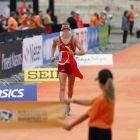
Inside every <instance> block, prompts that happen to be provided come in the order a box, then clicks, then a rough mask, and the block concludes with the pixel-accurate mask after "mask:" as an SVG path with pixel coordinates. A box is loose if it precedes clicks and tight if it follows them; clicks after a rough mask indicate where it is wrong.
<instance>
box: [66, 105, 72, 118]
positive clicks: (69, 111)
mask: <svg viewBox="0 0 140 140" xmlns="http://www.w3.org/2000/svg"><path fill="white" fill-rule="evenodd" d="M71 113H72V110H71V106H70V105H68V106H67V115H68V116H70V115H71Z"/></svg>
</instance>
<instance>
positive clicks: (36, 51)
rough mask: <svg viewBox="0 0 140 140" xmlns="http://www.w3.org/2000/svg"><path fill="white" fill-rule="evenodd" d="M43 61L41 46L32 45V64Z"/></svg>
mask: <svg viewBox="0 0 140 140" xmlns="http://www.w3.org/2000/svg"><path fill="white" fill-rule="evenodd" d="M39 60H41V46H37V45H36V44H35V45H34V44H32V45H30V62H31V63H32V62H35V61H39Z"/></svg>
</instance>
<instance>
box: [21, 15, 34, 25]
mask: <svg viewBox="0 0 140 140" xmlns="http://www.w3.org/2000/svg"><path fill="white" fill-rule="evenodd" d="M20 22H21V23H22V26H23V27H29V28H31V27H32V24H33V22H34V20H33V18H32V17H26V16H25V15H23V16H22V17H21V19H20Z"/></svg>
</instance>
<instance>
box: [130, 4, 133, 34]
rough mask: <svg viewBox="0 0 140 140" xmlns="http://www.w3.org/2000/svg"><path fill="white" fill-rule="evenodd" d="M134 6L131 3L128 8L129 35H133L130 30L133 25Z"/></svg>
mask: <svg viewBox="0 0 140 140" xmlns="http://www.w3.org/2000/svg"><path fill="white" fill-rule="evenodd" d="M133 9H134V6H133V5H131V9H130V10H129V22H130V35H133V33H132V30H133V26H134V11H133Z"/></svg>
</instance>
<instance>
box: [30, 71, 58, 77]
mask: <svg viewBox="0 0 140 140" xmlns="http://www.w3.org/2000/svg"><path fill="white" fill-rule="evenodd" d="M56 74H57V77H55V76H54V75H56ZM49 78H50V79H55V78H59V75H58V71H53V70H52V71H47V70H46V71H29V72H28V79H49Z"/></svg>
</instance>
